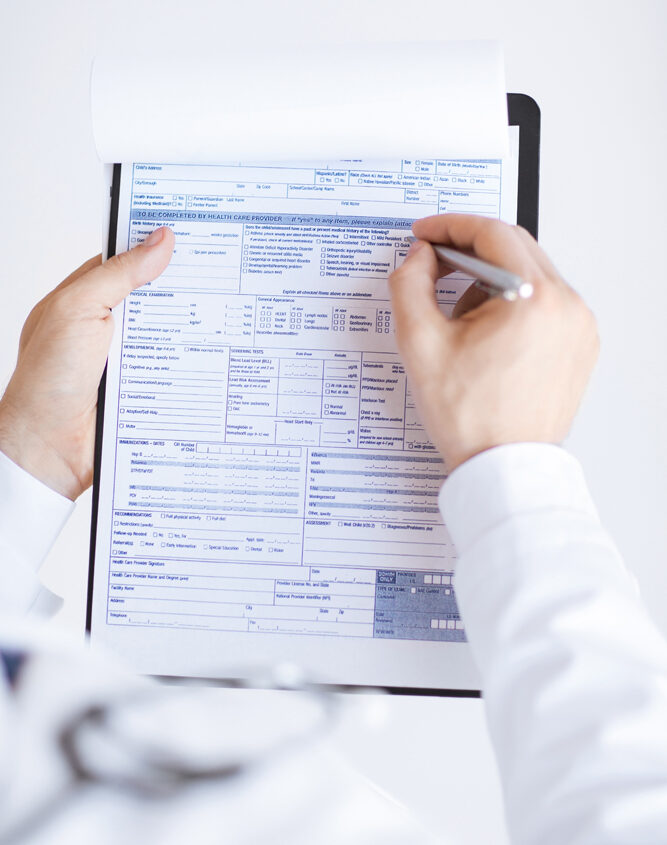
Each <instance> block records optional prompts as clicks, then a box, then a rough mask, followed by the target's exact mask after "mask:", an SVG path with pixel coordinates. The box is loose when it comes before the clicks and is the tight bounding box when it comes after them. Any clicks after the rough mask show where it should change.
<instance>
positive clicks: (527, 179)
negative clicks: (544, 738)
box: [86, 93, 540, 697]
mask: <svg viewBox="0 0 667 845" xmlns="http://www.w3.org/2000/svg"><path fill="white" fill-rule="evenodd" d="M507 106H508V118H509V125H510V126H511V127H518V133H519V155H518V193H517V206H516V210H517V223H518V224H519V225H521V226H523V227H524V228H525V229H527V230H528V231H529V232H530V233H531V234H532V235H533V236H534V237H535V238H537V234H538V213H539V164H540V110H539V107H538V105H537V103H536V102H535V100H534V99H532V98H531V97H529V96H527V95H525V94H512V93H511V94H508V95H507ZM120 191H121V165H119V164H116V165H114V166H113V174H112V182H111V186H110V198H111V203H110V219H109V239H108V248H107V255H108V256H112V255H114V254H115V248H116V241H117V230H118V217H119V201H120ZM106 387H107V370H106V368H105V372H104V374H103V376H102V380H101V382H100V387H99V393H98V403H97V428H96V438H95V459H94V478H93V499H92V514H91V536H90V557H89V570H88V591H87V610H86V631H87V633H88V634H89V635H90V634H91V633H92V620H93V600H94V585H95V559H96V546H97V535H98V520H99V508H100V478H101V467H102V452H103V439H104V430H103V429H104V409H105V399H106ZM466 648H467V646H466ZM158 676H160V675H159V674H158ZM169 677H173V676H169ZM197 678H198V679H199V680H200V681H202V682H209V683H217V682H220V679H218V678H214V677H206V676H202V675H197ZM224 683H225V684H228V683H229V681H228V680H225V681H224ZM324 686H326V685H324ZM332 686H333V687H334V688H335V689H336V690H345V689H348V688H349V689H355V690H358V689H359V687H360V686H361V687H366V688H368V689H374V688H375V689H382V690H384V691H387V692H389V693H392V694H402V695H428V696H450V697H479V696H480V691H479V690H476V689H468V688H458V687H453V686H452V687H447V686H443V688H439V687H434V686H430V685H429V686H414V685H410V684H406V685H401V684H394V683H390V684H384V683H383V684H358V683H355V684H349V685H348V684H345V683H343V684H336V685H332Z"/></svg>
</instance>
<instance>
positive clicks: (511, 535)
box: [441, 445, 667, 845]
mask: <svg viewBox="0 0 667 845" xmlns="http://www.w3.org/2000/svg"><path fill="white" fill-rule="evenodd" d="M493 451H494V452H495V454H493V453H492V452H489V453H485V454H483V455H480V456H478V457H477V458H475V459H473V461H471V462H470V465H464V466H463V467H461V468H460V469H459V470H458V472H457V473H454V475H453V476H452V478H451V480H450V482H448V483H447V484H446V485H445V488H444V490H443V494H442V500H441V501H442V504H443V508H444V511H445V517H446V519H448V520H449V525H450V530H451V531H452V534H453V537H454V541H455V543H456V544H457V546H458V547H459V549H460V560H459V564H458V571H457V576H456V593H457V599H458V602H459V606H460V609H461V612H462V615H463V618H464V622H465V626H466V630H467V634H468V639H469V641H470V644H471V647H472V650H473V653H474V655H475V658H476V660H477V662H478V665H479V668H480V671H481V675H482V679H483V693H484V697H485V701H486V708H487V715H488V721H489V727H490V732H491V736H492V741H493V743H494V746H495V749H496V753H497V757H498V763H499V767H500V770H501V776H502V780H503V784H504V790H505V794H506V804H507V813H508V823H509V826H510V830H511V832H512V835H513V841H516V842H520V843H538V842H539V843H540V845H545V843H551V842H553V843H556V842H557V843H559V845H560V843H562V842H568V843H570V845H575V844H576V843H584V842H586V843H589V842H590V843H593V842H595V843H599V842H602V841H604V842H610V841H613V842H624V843H625V842H628V843H630V842H633V843H634V842H638V841H645V837H647V836H648V837H649V839H648V840H647V841H658V839H650V836H651V835H652V834H654V833H657V831H658V830H659V829H662V830H664V829H667V739H666V738H665V737H666V736H667V734H666V732H667V728H665V725H667V645H666V644H665V642H664V640H663V638H662V637H661V636H660V634H659V633H658V632H657V630H656V629H655V627H654V626H653V625H652V623H651V622H650V620H649V618H648V616H647V615H646V613H645V611H644V609H643V608H642V606H641V604H640V602H639V600H638V597H637V592H636V588H635V585H634V581H633V579H632V577H631V576H630V575H629V573H628V572H627V570H626V569H625V567H624V566H623V562H622V560H621V559H620V557H619V555H618V552H617V551H616V549H615V547H614V545H613V543H612V542H611V541H610V539H609V537H608V536H607V535H606V533H605V532H604V531H603V529H602V528H601V526H600V524H599V521H598V518H597V514H596V512H595V508H594V507H593V504H592V502H591V500H590V497H589V495H588V493H587V490H586V486H585V483H584V481H583V476H582V475H581V471H580V468H579V467H578V465H577V464H576V462H575V461H574V460H573V459H572V458H570V457H569V456H567V455H566V454H565V453H563V452H562V451H561V450H559V449H557V448H556V447H549V446H531V445H522V446H510V447H503V448H502V449H499V450H493ZM639 807H641V813H637V812H636V810H637V809H638V808H639Z"/></svg>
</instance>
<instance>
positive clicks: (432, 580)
mask: <svg viewBox="0 0 667 845" xmlns="http://www.w3.org/2000/svg"><path fill="white" fill-rule="evenodd" d="M424 585H425V586H427V587H431V586H436V587H444V588H445V589H444V593H445V595H446V596H449V595H451V593H452V576H451V574H447V575H424ZM431 628H439V629H440V630H443V629H449V630H450V631H461V630H463V622H461V620H460V619H456V618H454V619H452V618H449V619H435V618H431Z"/></svg>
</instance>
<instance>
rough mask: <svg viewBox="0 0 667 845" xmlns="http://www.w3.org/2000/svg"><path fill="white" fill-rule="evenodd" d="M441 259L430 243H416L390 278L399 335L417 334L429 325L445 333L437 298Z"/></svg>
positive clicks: (445, 321)
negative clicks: (436, 291)
mask: <svg viewBox="0 0 667 845" xmlns="http://www.w3.org/2000/svg"><path fill="white" fill-rule="evenodd" d="M439 275H440V273H439V270H438V259H437V257H436V254H435V252H434V251H433V249H432V247H431V245H430V244H429V243H428V242H427V241H414V243H413V244H412V246H411V247H410V250H409V251H408V255H407V258H406V259H405V261H404V262H403V264H401V266H400V267H398V268H397V269H396V270H394V272H393V273H392V274H391V276H390V277H389V289H390V291H391V302H392V306H393V312H394V324H395V326H396V331H397V332H398V333H399V334H403V333H410V332H417V331H419V330H420V329H423V328H425V326H426V324H430V325H431V326H432V327H433V328H437V329H438V330H440V331H446V330H447V327H448V321H447V318H446V317H445V316H444V314H443V313H442V312H441V311H440V308H439V307H438V301H437V299H436V296H435V282H436V279H437V278H438V277H439Z"/></svg>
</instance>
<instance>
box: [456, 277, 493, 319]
mask: <svg viewBox="0 0 667 845" xmlns="http://www.w3.org/2000/svg"><path fill="white" fill-rule="evenodd" d="M488 298H489V294H488V293H485V292H484V291H483V290H481V289H480V288H478V287H477V285H475V284H472V285H470V287H469V288H468V289H467V290H466V291H465V292H464V294H463V296H462V297H461V298H460V299H459V301H458V302H457V303H456V305H455V306H454V310H453V311H452V319H454V320H456V319H457V318H458V317H462V316H463V315H464V314H467V313H468V311H472V310H473V309H474V308H478V307H479V306H480V305H483V304H484V303H485V302H486V300H487V299H488Z"/></svg>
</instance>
